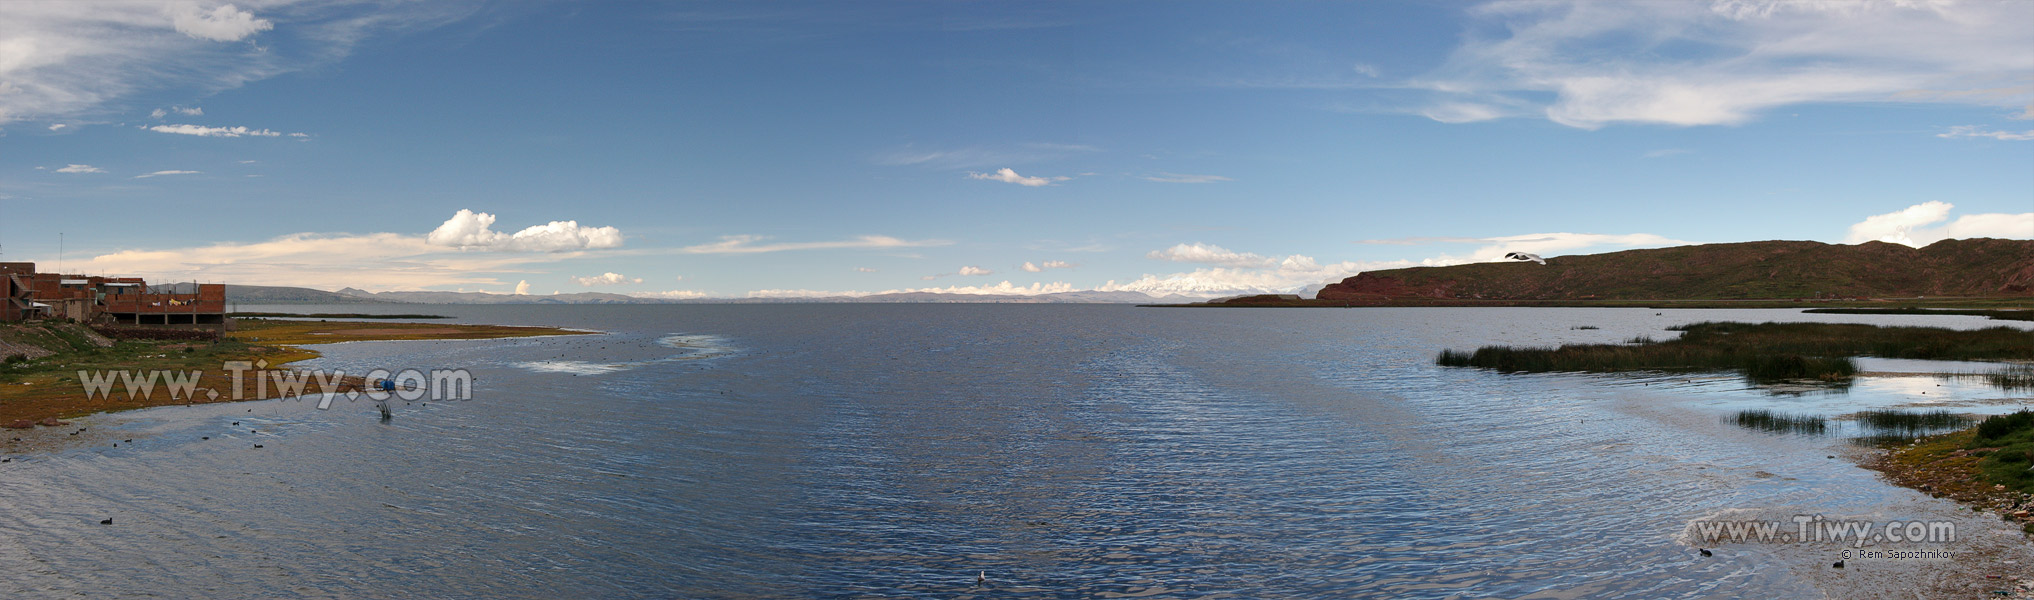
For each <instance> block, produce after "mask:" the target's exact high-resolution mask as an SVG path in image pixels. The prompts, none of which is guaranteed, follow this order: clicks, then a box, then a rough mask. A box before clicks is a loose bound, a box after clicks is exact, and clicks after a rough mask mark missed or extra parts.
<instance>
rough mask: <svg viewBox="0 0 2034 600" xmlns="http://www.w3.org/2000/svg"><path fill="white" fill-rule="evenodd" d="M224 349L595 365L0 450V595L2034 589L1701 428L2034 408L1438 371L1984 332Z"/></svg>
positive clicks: (761, 310)
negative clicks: (1980, 579)
mask: <svg viewBox="0 0 2034 600" xmlns="http://www.w3.org/2000/svg"><path fill="white" fill-rule="evenodd" d="M240 310H289V311H302V312H363V311H383V312H400V313H414V312H426V313H439V314H448V315H454V316H457V317H458V319H456V322H477V323H503V324H526V325H557V326H565V327H574V328H584V329H589V330H597V331H600V332H603V333H601V334H598V335H585V336H572V337H550V338H529V339H512V340H493V341H437V342H369V343H352V344H336V345H329V346H324V347H321V348H320V350H321V351H323V352H324V353H325V357H324V358H321V359H318V360H316V361H313V362H311V363H308V364H306V365H304V366H308V367H319V368H327V369H345V370H346V371H347V372H349V373H363V372H365V371H367V370H370V369H374V368H384V369H390V370H399V369H403V368H419V369H432V368H468V369H471V370H472V372H473V373H474V374H475V375H476V377H477V382H476V385H475V394H474V398H473V399H471V400H466V401H436V402H415V403H409V404H401V403H399V404H398V405H397V406H396V407H395V409H394V412H395V418H394V419H393V420H391V421H387V422H382V421H381V420H380V419H379V418H378V415H377V413H376V410H375V407H374V405H373V403H371V402H368V401H365V400H358V401H349V400H345V399H339V400H337V401H335V402H334V403H333V404H332V405H331V407H330V408H329V409H326V410H320V409H318V408H317V407H316V404H317V400H316V399H315V398H313V399H308V400H271V401H259V402H249V403H236V404H215V405H205V406H192V407H171V408H159V409H152V410H145V411H135V412H128V413H118V414H110V415H100V416H96V417H93V418H90V419H85V420H82V421H80V422H79V425H81V426H88V427H89V429H88V431H87V432H86V433H85V434H81V435H79V436H67V435H65V434H67V433H68V431H62V432H59V431H51V430H49V429H47V428H45V429H43V430H39V431H37V432H34V433H31V434H27V436H28V439H25V440H23V441H21V442H12V441H10V442H8V446H7V448H6V454H7V456H9V457H12V458H13V459H14V460H12V461H11V462H8V463H5V464H0V507H4V510H0V593H4V594H6V595H8V596H10V597H46V596H90V597H135V596H150V597H160V596H166V597H263V598H282V597H312V598H323V597H331V598H376V597H389V598H394V597H623V598H626V597H657V598H666V597H710V598H766V597H767V598H778V597H784V598H858V597H936V598H963V597H976V598H1018V597H1024V598H1033V597H1065V598H1098V597H1099V598H1116V597H1167V598H1174V597H1193V598H1216V597H1236V598H1271V597H1295V598H1297V597H1308V598H1356V597H1376V598H1458V597H1459V598H1469V597H1475V598H1482V597H1506V598H1516V597H1545V598H1699V597H1767V598H1782V597H1820V596H1823V595H1825V594H1827V595H1833V596H1838V597H1873V596H1881V595H1883V596H1886V597H1911V593H1909V592H1908V591H1907V590H1930V589H1938V588H1940V589H1961V588H1956V587H1955V586H1958V585H1961V584H1960V583H1958V582H1959V581H1962V579H1959V578H1968V577H1970V576H1972V575H1971V574H1970V572H1969V571H1967V570H1966V571H1956V570H1955V569H1950V568H1947V567H1946V566H1945V563H1941V562H1927V561H1880V562H1873V561H1864V562H1858V561H1853V563H1852V568H1850V569H1847V570H1844V571H1832V570H1830V569H1829V568H1828V567H1829V564H1828V563H1829V561H1830V560H1833V559H1834V558H1835V557H1837V556H1838V553H1839V552H1840V551H1841V550H1843V549H1844V547H1842V546H1839V545H1826V544H1825V545H1817V544H1784V545H1782V544H1742V545H1735V546H1726V547H1722V548H1718V549H1717V551H1716V556H1714V557H1710V558H1704V557H1700V556H1699V555H1697V553H1696V552H1695V545H1693V544H1692V543H1691V542H1689V541H1688V538H1687V536H1686V535H1684V530H1685V529H1686V528H1687V526H1688V524H1689V523H1690V522H1691V521H1694V520H1697V519H1703V518H1715V517H1718V516H1719V515H1752V516H1758V517H1760V518H1777V519H1785V518H1787V517H1786V516H1787V515H1793V514H1820V515H1828V516H1829V517H1830V518H1857V519H1874V520H1887V519H1901V520H1914V519H1956V520H1958V522H1959V523H1962V525H1961V526H1960V527H1959V532H1960V533H1961V534H1962V535H1963V537H1964V539H1963V540H1961V541H1959V542H1957V543H1955V544H1949V545H1948V546H1947V547H1948V548H1950V549H1954V550H1958V551H1967V552H1978V553H1980V554H1983V556H1984V558H1983V559H1982V561H1980V562H1978V563H1973V564H1977V565H1978V566H1976V567H1974V568H1976V569H1978V570H1979V571H1981V572H1985V573H1991V572H2000V571H1999V570H2001V569H2003V570H2005V571H2006V572H2026V568H2025V565H2027V564H2030V562H2029V559H2030V558H2034V557H2030V555H2029V553H2028V551H2027V545H2026V544H2025V543H2021V542H2014V541H2013V540H2015V539H2017V538H2014V537H2012V536H2013V535H2014V534H2012V533H2011V532H2009V531H2006V530H2005V528H2004V527H2003V526H2002V525H2001V524H2000V523H1999V522H1998V521H1997V520H1996V519H1992V518H1986V517H1975V516H1966V515H1968V514H1969V513H1968V511H1959V509H1957V508H1956V506H1955V505H1954V504H1952V503H1949V502H1947V501H1941V500H1934V499H1930V498H1927V497H1926V496H1923V495H1921V494H1918V493H1915V492H1912V491H1909V490H1904V489H1900V488H1895V487H1891V486H1888V485H1886V484H1884V483H1882V482H1880V481H1879V480H1878V479H1877V478H1876V476H1875V474H1874V473H1872V472H1869V471H1866V470H1863V469H1860V468H1858V467H1857V466H1856V465H1855V464H1854V463H1853V462H1852V461H1850V460H1846V459H1845V458H1844V455H1845V454H1847V453H1849V452H1851V450H1850V449H1849V446H1848V445H1847V444H1845V443H1844V442H1843V441H1842V440H1840V439H1838V438H1837V437H1834V436H1832V437H1806V436H1796V435H1783V434H1771V433H1764V432H1756V431H1747V430H1743V429H1739V428H1736V427H1735V426H1731V425H1726V424H1723V423H1721V417H1722V416H1723V415H1727V414H1729V413H1731V412H1733V411H1735V410H1738V409H1741V408H1747V407H1777V408H1781V409H1785V410H1797V411H1804V412H1815V413H1819V414H1830V415H1834V414H1842V413H1847V412H1853V411H1855V410H1860V409H1862V408H1868V407H1881V406H1907V405H1925V404H1926V403H1929V402H1935V403H1939V404H1942V405H1944V406H1953V407H1956V408H1957V409H1958V410H1962V411H1971V412H1988V413H1997V412H2008V411H2010V410H2014V409H2016V408H2018V407H2019V406H2021V405H2022V404H2025V403H2027V402H2029V400H2028V399H2027V398H2026V394H2025V393H2024V392H2022V393H2019V394H2018V395H2015V394H2011V393H2006V392H2000V391H1998V390H1994V389H1988V388H1985V387H1984V386H1982V385H1979V384H1977V383H1975V382H1971V381H1969V380H1942V379H1937V378H1931V377H1918V378H1912V379H1915V380H1914V381H1906V382H1904V383H1898V382H1895V383H1884V382H1879V383H1865V384H1860V385H1858V386H1854V387H1853V388H1852V389H1851V390H1850V391H1848V392H1847V393H1842V394H1831V393H1805V394H1776V393H1773V392H1772V391H1770V390H1766V389H1761V388H1755V387H1750V386H1747V385H1746V384H1744V383H1743V382H1741V381H1740V380H1738V379H1736V378H1733V377H1725V376H1720V375H1686V374H1682V375H1674V376H1665V375H1618V376H1602V375H1574V374H1563V375H1502V374H1497V373H1493V372H1489V371H1484V370H1477V369H1450V368H1441V367H1437V366H1434V365H1433V356H1434V354H1435V353H1436V352H1437V351H1439V350H1441V349H1443V348H1457V349H1469V348H1474V347H1476V346H1478V345H1483V344H1500V343H1501V344H1553V343H1561V342H1609V341H1620V340H1623V339H1627V338H1630V337H1634V336H1638V335H1650V336H1653V337H1656V338H1664V337H1670V336H1672V335H1673V334H1672V333H1671V332H1667V331H1665V328H1666V327H1667V326H1670V325H1674V324H1680V323H1688V322H1694V321H1704V320H1748V321H1764V320H1813V321H1831V322H1870V323H1888V324H1926V325H1939V326H1952V327H1992V326H1999V325H2001V324H2004V323H2002V322H1997V321H1986V320H1983V319H1980V318H1976V317H1950V316H1900V315H1858V316H1851V315H1804V314H1800V313H1799V312H1798V311H1790V310H1730V311H1723V310H1651V309H1248V310H1241V309H1229V310H1217V309H1208V310H1181V309H1141V308H1134V307H1128V306H1054V305H1046V306H1034V305H745V306H710V305H696V306H695V305H663V306H415V305H403V306H393V307H381V306H364V307H363V306H331V307H302V306H292V307H252V306H245V307H240ZM1581 325H1591V326H1596V327H1598V328H1599V329H1591V330H1578V329H1573V327H1575V326H1581ZM2008 325H2011V324H2008ZM2025 325H2026V324H2020V325H2019V326H2025ZM1905 366H1907V367H1912V366H1914V365H1905ZM1888 379H1900V378H1888ZM1931 396H1932V397H1931ZM234 423H237V424H234ZM201 438H209V439H201ZM125 440H132V441H125ZM115 443H118V444H119V445H118V447H114V446H113V444H115ZM254 444H261V445H262V446H263V447H262V448H259V449H257V448H254V447H253V445H254ZM1832 456H1833V457H1835V458H1832ZM106 518H112V519H113V520H114V523H113V524H111V525H102V524H100V520H101V519H106ZM1986 553H1988V554H1986ZM2009 561H2010V562H2009ZM1987 569H1990V570H1987ZM984 572H985V573H986V576H987V578H988V582H987V584H985V585H977V584H976V576H977V574H978V573H984ZM1931 586H1932V587H1931Z"/></svg>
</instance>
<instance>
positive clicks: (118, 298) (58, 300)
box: [0, 263, 227, 327]
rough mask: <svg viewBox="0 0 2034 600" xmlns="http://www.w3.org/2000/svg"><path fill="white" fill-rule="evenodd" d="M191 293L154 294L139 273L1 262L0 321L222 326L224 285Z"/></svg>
mask: <svg viewBox="0 0 2034 600" xmlns="http://www.w3.org/2000/svg"><path fill="white" fill-rule="evenodd" d="M192 291H193V292H195V293H190V294H171V293H153V292H151V291H150V290H149V288H148V282H147V281H143V280H142V279H141V278H139V277H94V276H86V275H65V274H59V273H38V272H36V270H35V263H0V322H12V321H23V320H28V319H71V320H75V321H78V322H81V323H93V324H102V325H121V326H129V325H133V326H189V327H196V326H213V327H221V326H224V325H226V322H227V321H226V286H225V285H222V284H210V283H208V284H200V285H198V286H196V288H195V289H193V290H192Z"/></svg>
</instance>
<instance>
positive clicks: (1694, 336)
mask: <svg viewBox="0 0 2034 600" xmlns="http://www.w3.org/2000/svg"><path fill="white" fill-rule="evenodd" d="M1674 329H1677V330H1680V331H1681V332H1682V333H1681V337H1680V338H1677V339H1672V340H1667V341H1664V342H1661V341H1652V340H1650V339H1645V338H1641V339H1636V340H1633V342H1632V343H1627V344H1568V345H1563V346H1560V347H1555V348H1545V347H1513V346H1484V347H1482V348H1478V349H1476V350H1474V351H1471V352H1462V351H1456V350H1443V351H1442V352H1441V353H1440V355H1439V356H1437V357H1436V358H1435V363H1437V364H1440V365H1442V366H1450V367H1483V368H1489V369H1496V370H1498V371H1504V372H1535V373H1537V372H1553V371H1580V372H1614V371H1639V370H1658V371H1687V370H1735V371H1738V372H1741V373H1743V374H1744V375H1745V376H1747V377H1750V378H1752V379H1754V380H1763V381H1773V380H1788V379H1821V380H1840V379H1847V378H1849V377H1851V376H1853V375H1856V374H1857V366H1856V364H1855V363H1854V362H1853V361H1851V359H1850V357H1853V356H1877V357H1884V358H1917V359H1934V360H2027V359H2034V332H2030V331H2024V330H2020V329H2013V328H2008V327H1994V328H1990V329H1980V330H1967V331H1959V330H1953V329H1943V328H1936V327H1881V326H1876V325H1858V324H1839V323H1759V324H1753V323H1730V322H1710V323H1695V324H1691V325H1684V326H1680V327H1675V328H1674Z"/></svg>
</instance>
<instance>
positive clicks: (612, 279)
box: [572, 271, 643, 287]
mask: <svg viewBox="0 0 2034 600" xmlns="http://www.w3.org/2000/svg"><path fill="white" fill-rule="evenodd" d="M642 282H643V278H641V277H628V276H626V275H622V274H620V273H615V272H612V271H610V272H607V273H601V274H599V275H594V276H591V277H573V278H572V283H577V284H579V285H581V286H585V287H594V286H601V285H626V284H631V283H642Z"/></svg>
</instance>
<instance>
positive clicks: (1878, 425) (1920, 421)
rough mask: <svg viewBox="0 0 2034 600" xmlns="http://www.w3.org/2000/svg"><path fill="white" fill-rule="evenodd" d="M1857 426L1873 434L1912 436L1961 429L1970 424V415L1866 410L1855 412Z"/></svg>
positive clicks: (1942, 412)
mask: <svg viewBox="0 0 2034 600" xmlns="http://www.w3.org/2000/svg"><path fill="white" fill-rule="evenodd" d="M1857 423H1858V426H1860V427H1863V428H1864V429H1867V430H1870V431H1871V432H1872V434H1873V435H1887V434H1893V435H1896V436H1899V437H1907V438H1912V437H1916V436H1922V435H1928V434H1931V433H1936V432H1939V431H1943V430H1949V429H1961V428H1964V427H1968V426H1970V423H1971V419H1970V417H1967V416H1964V415H1961V414H1957V413H1953V412H1950V411H1946V410H1930V411H1923V412H1908V411H1904V410H1867V411H1864V412H1861V413H1858V414H1857Z"/></svg>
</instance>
